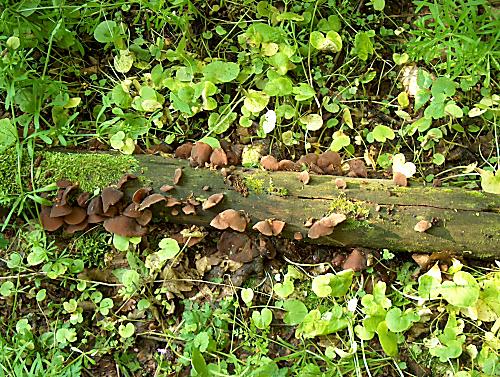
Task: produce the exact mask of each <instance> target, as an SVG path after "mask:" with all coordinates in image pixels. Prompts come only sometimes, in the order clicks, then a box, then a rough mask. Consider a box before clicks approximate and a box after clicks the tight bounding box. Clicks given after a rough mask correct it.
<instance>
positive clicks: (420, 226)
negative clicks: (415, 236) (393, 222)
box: [413, 220, 432, 233]
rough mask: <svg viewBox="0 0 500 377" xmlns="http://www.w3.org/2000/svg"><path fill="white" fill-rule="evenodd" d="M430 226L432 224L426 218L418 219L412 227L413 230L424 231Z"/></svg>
mask: <svg viewBox="0 0 500 377" xmlns="http://www.w3.org/2000/svg"><path fill="white" fill-rule="evenodd" d="M430 228H432V224H431V223H430V222H429V221H427V220H420V221H419V222H418V223H417V224H416V225H415V227H414V228H413V229H414V230H415V232H420V233H424V232H425V231H426V230H429V229H430Z"/></svg>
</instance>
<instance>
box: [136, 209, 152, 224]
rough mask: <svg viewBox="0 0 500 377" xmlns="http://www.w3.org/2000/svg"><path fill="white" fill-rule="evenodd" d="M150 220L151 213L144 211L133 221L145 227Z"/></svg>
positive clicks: (147, 210)
mask: <svg viewBox="0 0 500 377" xmlns="http://www.w3.org/2000/svg"><path fill="white" fill-rule="evenodd" d="M152 218H153V212H152V211H151V210H150V209H145V210H144V211H142V212H141V216H139V217H138V218H137V219H135V221H137V223H138V224H139V225H142V226H146V225H148V224H149V222H150V221H151V219H152Z"/></svg>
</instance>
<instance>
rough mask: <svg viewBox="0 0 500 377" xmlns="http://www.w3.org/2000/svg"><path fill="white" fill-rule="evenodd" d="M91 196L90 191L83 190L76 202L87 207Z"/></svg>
mask: <svg viewBox="0 0 500 377" xmlns="http://www.w3.org/2000/svg"><path fill="white" fill-rule="evenodd" d="M89 198H90V193H89V192H82V193H81V194H80V195H78V197H77V198H76V202H77V203H78V205H79V206H80V207H85V208H86V206H87V201H88V200H89Z"/></svg>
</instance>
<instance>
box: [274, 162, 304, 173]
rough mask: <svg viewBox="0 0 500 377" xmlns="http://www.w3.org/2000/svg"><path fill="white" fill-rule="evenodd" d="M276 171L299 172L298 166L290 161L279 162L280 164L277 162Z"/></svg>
mask: <svg viewBox="0 0 500 377" xmlns="http://www.w3.org/2000/svg"><path fill="white" fill-rule="evenodd" d="M278 170H281V171H300V165H299V164H296V163H295V162H293V161H290V160H281V161H280V162H278Z"/></svg>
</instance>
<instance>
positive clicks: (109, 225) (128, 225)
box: [104, 216, 146, 237]
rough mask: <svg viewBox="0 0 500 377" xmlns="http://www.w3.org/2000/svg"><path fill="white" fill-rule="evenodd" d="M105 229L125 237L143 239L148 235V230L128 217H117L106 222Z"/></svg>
mask: <svg viewBox="0 0 500 377" xmlns="http://www.w3.org/2000/svg"><path fill="white" fill-rule="evenodd" d="M104 229H106V230H107V231H108V232H110V233H113V234H118V235H119V236H123V237H142V236H144V235H146V228H145V227H143V226H141V225H139V224H138V223H137V221H135V220H134V219H131V218H130V217H127V216H116V217H113V218H111V219H106V220H105V221H104Z"/></svg>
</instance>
